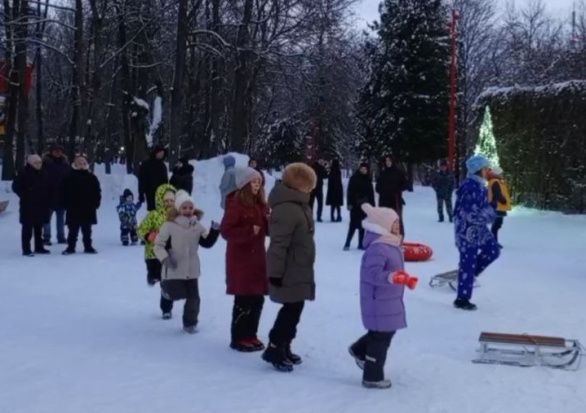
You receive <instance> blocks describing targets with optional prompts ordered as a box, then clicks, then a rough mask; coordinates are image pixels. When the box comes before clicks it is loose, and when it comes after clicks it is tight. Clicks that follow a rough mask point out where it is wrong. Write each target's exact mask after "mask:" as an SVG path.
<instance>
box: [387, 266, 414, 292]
mask: <svg viewBox="0 0 586 413" xmlns="http://www.w3.org/2000/svg"><path fill="white" fill-rule="evenodd" d="M389 281H390V282H391V283H392V284H398V285H404V286H406V287H407V288H409V289H410V290H414V289H415V287H417V283H418V282H419V278H417V277H411V276H410V275H409V274H408V273H406V272H405V271H397V272H394V273H392V274H391V275H390V276H389Z"/></svg>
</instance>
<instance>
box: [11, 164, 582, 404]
mask: <svg viewBox="0 0 586 413" xmlns="http://www.w3.org/2000/svg"><path fill="white" fill-rule="evenodd" d="M244 161H245V159H244V158H239V163H242V162H244ZM195 166H196V174H197V175H196V201H197V203H198V204H199V205H200V206H201V207H203V209H204V210H205V211H206V217H205V218H204V220H205V221H206V222H209V221H210V220H211V219H216V220H219V219H220V218H221V213H220V210H219V208H218V205H219V194H218V191H217V184H218V182H219V179H220V176H219V174H220V171H221V161H220V160H218V159H213V160H210V161H205V162H199V163H197V164H195ZM115 173H117V174H114V175H112V176H108V177H106V176H104V175H103V173H98V174H99V176H100V179H101V181H102V184H103V186H104V188H103V189H104V201H103V206H102V208H101V209H100V211H99V225H98V226H97V227H95V228H94V235H95V236H94V238H95V246H96V248H97V249H98V250H99V252H100V253H99V254H98V255H97V256H85V255H83V254H77V255H75V256H70V257H63V256H61V254H60V251H61V249H62V246H54V247H52V248H51V249H52V251H53V254H52V255H51V256H47V257H35V258H23V257H21V255H20V241H19V238H20V227H19V224H18V213H17V200H16V199H15V198H14V196H13V195H12V194H9V193H7V192H6V190H3V191H2V192H0V199H4V198H6V197H8V198H9V199H10V200H11V205H10V207H9V210H8V211H7V212H6V213H4V214H2V215H0V234H2V240H1V241H0V281H1V285H2V295H1V298H0V412H2V413H45V412H47V413H54V412H60V413H68V412H72V413H79V412H84V413H91V412H99V413H105V412H107V413H111V412H112V413H114V412H116V413H118V412H120V413H122V412H123V413H127V412H133V411H136V412H141V413H150V412H153V413H155V412H156V413H159V412H175V413H183V412H185V413H187V412H231V411H236V412H239V413H244V412H279V413H284V412H296V413H301V412H383V411H386V412H410V413H417V412H426V413H443V412H445V413H452V412H462V413H490V412H494V413H497V412H498V413H501V412H532V413H538V412H544V413H545V412H548V413H549V412H560V413H583V412H585V411H586V392H585V389H586V366H585V367H584V368H583V369H582V370H580V371H577V372H566V371H555V370H550V369H545V368H527V369H522V368H513V367H503V366H486V365H475V364H472V363H471V362H470V360H471V359H472V358H473V357H474V356H475V349H476V347H477V339H478V335H479V333H480V332H481V331H482V330H488V331H491V330H494V331H502V332H518V333H532V334H545V335H558V336H567V337H569V338H578V339H581V340H583V341H586V301H585V300H584V291H586V254H584V252H585V249H584V246H585V245H586V230H585V228H586V217H584V216H563V215H560V214H557V213H547V212H536V211H532V210H526V209H517V210H516V211H514V213H513V214H512V215H511V216H510V217H508V218H507V219H506V221H505V226H504V229H503V231H502V242H503V244H504V246H505V249H504V251H503V256H502V259H501V260H500V261H499V262H498V263H496V264H495V265H494V266H493V267H491V268H490V269H489V270H488V271H487V273H486V274H485V275H483V277H482V279H481V284H482V287H481V288H480V289H478V290H477V291H476V294H475V297H474V301H475V302H476V303H477V304H478V305H479V311H477V312H474V313H466V312H462V311H458V310H455V309H454V308H453V307H452V305H451V303H452V301H453V299H454V296H453V293H452V292H451V291H450V290H449V289H448V288H446V289H443V290H442V289H440V290H432V289H431V288H429V287H428V286H427V281H428V279H429V277H430V276H431V275H433V274H434V273H437V272H441V271H445V270H450V269H452V268H454V267H455V265H456V262H457V254H456V250H455V248H454V247H453V235H452V228H451V226H450V224H439V223H436V222H435V221H436V215H435V200H434V196H433V193H432V192H431V190H430V189H427V188H416V191H415V192H414V193H412V194H407V197H406V201H407V206H406V230H407V233H408V240H410V241H418V242H425V243H427V244H429V245H431V246H432V247H433V249H434V251H435V255H434V258H433V260H432V261H430V262H428V263H423V264H412V265H408V267H407V269H408V270H409V271H410V272H411V273H412V274H416V275H419V276H420V278H421V283H420V286H419V287H418V289H417V290H415V291H408V292H407V293H406V303H407V310H408V322H409V328H408V329H407V330H403V331H400V332H399V333H398V334H397V336H396V338H395V340H394V342H393V344H392V346H391V350H390V352H389V358H388V362H387V366H386V371H387V374H388V375H389V377H390V378H391V379H392V380H393V388H392V389H391V390H388V391H373V390H365V389H363V388H362V387H361V386H360V378H361V374H360V371H359V370H358V369H357V368H356V366H355V365H354V363H353V361H352V360H351V359H350V358H349V356H348V354H347V347H348V345H349V344H350V343H351V342H352V341H353V340H355V339H356V338H357V337H358V336H359V335H360V334H362V333H363V328H362V325H361V322H360V313H359V303H358V268H359V263H360V253H359V252H357V251H350V252H346V253H345V252H342V248H341V247H342V244H343V240H344V237H345V234H346V223H344V224H331V223H328V222H326V223H323V224H320V225H318V227H317V235H316V238H317V244H318V262H317V271H316V276H317V300H316V301H315V302H313V303H310V304H308V305H307V306H306V310H305V312H304V314H303V317H302V321H301V326H300V329H299V334H298V339H297V340H296V341H295V342H294V349H295V350H296V351H297V352H299V353H300V354H301V355H302V356H303V357H304V359H305V362H304V364H303V365H301V366H299V367H298V368H296V369H295V372H293V373H292V374H283V373H279V372H276V371H274V370H273V369H272V367H271V366H269V365H267V364H266V363H264V362H262V361H261V359H260V354H258V353H255V354H240V353H236V352H234V351H232V350H230V349H229V348H228V340H229V327H230V313H231V305H232V299H231V297H228V296H226V295H225V294H224V277H225V274H224V252H225V245H224V243H223V242H220V243H219V244H218V245H217V246H216V247H215V248H214V249H213V250H211V251H202V252H201V257H202V265H203V277H202V278H201V280H200V282H201V284H200V289H201V297H202V309H201V314H200V324H199V326H198V333H197V334H196V335H195V336H189V335H186V334H183V333H182V332H181V327H180V323H181V321H180V312H181V310H182V303H179V304H178V305H176V307H175V310H174V314H175V318H174V319H173V320H171V321H163V320H161V319H160V313H159V309H158V297H159V291H158V287H157V288H148V287H147V285H146V276H145V268H144V262H143V251H142V248H141V247H139V246H136V247H122V246H121V245H120V243H119V239H118V238H119V234H118V222H117V216H116V213H115V209H114V207H115V205H116V202H117V201H118V196H119V194H120V193H121V191H122V190H123V189H124V187H125V186H130V187H131V188H132V189H134V190H135V189H136V183H135V181H134V179H133V178H132V177H127V176H124V175H122V169H121V168H118V169H116V170H115ZM271 184H272V183H271ZM345 219H347V217H345ZM277 309H278V307H277V306H276V305H275V304H272V303H270V302H269V301H267V303H266V305H265V311H264V313H263V317H262V320H261V330H260V333H261V337H262V338H263V339H266V335H267V333H268V330H269V329H270V327H271V325H272V322H273V321H274V316H275V313H276V310H277Z"/></svg>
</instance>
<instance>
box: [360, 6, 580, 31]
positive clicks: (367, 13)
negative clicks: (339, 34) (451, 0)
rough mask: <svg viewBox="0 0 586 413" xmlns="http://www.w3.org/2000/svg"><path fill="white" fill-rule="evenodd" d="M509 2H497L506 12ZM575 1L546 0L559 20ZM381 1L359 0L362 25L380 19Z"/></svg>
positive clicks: (569, 10)
mask: <svg viewBox="0 0 586 413" xmlns="http://www.w3.org/2000/svg"><path fill="white" fill-rule="evenodd" d="M508 1H509V0H497V2H498V3H499V6H500V7H501V10H502V11H504V9H505V5H506V4H507V2H508ZM528 1H529V0H515V4H516V5H517V6H518V7H521V6H523V5H524V4H526V3H527V2H528ZM574 1H575V0H544V3H545V5H546V7H547V8H548V10H549V11H550V12H552V14H554V15H555V16H556V17H558V18H566V17H567V18H569V15H570V13H571V10H572V5H573V4H574ZM379 3H380V0H359V3H358V5H357V6H356V15H357V16H356V17H357V19H358V22H359V23H360V24H363V25H366V23H367V22H371V21H373V20H375V19H377V18H378V5H379Z"/></svg>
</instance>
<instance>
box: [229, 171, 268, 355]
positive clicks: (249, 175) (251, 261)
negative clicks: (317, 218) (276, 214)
mask: <svg viewBox="0 0 586 413" xmlns="http://www.w3.org/2000/svg"><path fill="white" fill-rule="evenodd" d="M235 176H236V186H237V187H238V191H236V192H235V193H233V194H232V195H230V196H228V198H227V199H226V212H225V215H224V219H223V220H222V225H221V233H222V236H223V237H224V239H226V241H227V243H228V245H227V248H226V284H227V288H226V292H227V294H230V295H234V307H233V310H232V328H231V335H232V338H231V342H230V347H231V348H233V349H234V350H237V351H242V352H253V351H261V350H263V349H264V344H263V343H262V342H261V341H260V340H259V339H258V338H257V330H258V324H259V321H260V315H261V312H262V307H263V304H264V296H265V295H266V294H267V292H268V282H267V275H266V274H267V271H266V249H265V237H266V235H267V231H268V222H267V215H268V207H267V205H266V200H265V194H264V190H263V188H262V177H261V175H260V174H259V173H258V172H257V171H256V170H254V169H252V168H237V169H236V170H235Z"/></svg>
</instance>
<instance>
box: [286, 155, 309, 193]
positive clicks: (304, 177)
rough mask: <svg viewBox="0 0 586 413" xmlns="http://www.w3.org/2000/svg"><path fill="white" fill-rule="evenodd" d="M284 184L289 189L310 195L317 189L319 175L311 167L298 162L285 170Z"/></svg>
mask: <svg viewBox="0 0 586 413" xmlns="http://www.w3.org/2000/svg"><path fill="white" fill-rule="evenodd" d="M282 182H283V184H285V185H286V186H288V187H289V188H292V189H295V190H297V191H300V192H303V193H306V194H309V193H310V192H311V191H313V189H314V188H315V185H316V183H317V175H316V174H315V171H314V170H313V169H312V168H311V167H310V166H308V165H306V164H304V163H301V162H296V163H292V164H290V165H288V166H287V167H286V168H285V171H283V177H282Z"/></svg>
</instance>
